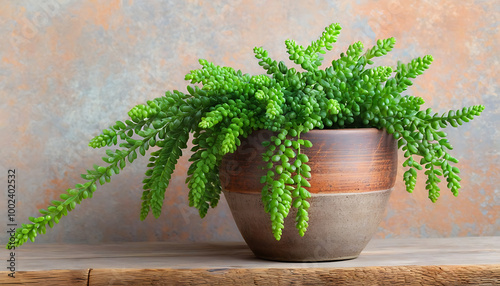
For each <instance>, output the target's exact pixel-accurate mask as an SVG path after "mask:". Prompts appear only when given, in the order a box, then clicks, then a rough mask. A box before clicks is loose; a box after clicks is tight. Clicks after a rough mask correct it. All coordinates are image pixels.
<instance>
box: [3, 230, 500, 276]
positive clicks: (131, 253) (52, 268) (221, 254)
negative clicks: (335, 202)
mask: <svg viewBox="0 0 500 286" xmlns="http://www.w3.org/2000/svg"><path fill="white" fill-rule="evenodd" d="M17 255H19V264H18V268H19V269H18V270H23V271H18V272H16V278H10V277H8V276H7V274H8V273H9V272H6V271H2V272H0V285H87V284H88V285H203V284H204V285H217V284H219V285H248V284H251V285H253V284H254V282H255V283H256V284H257V285H290V284H294V285H324V284H327V285H328V284H330V285H500V237H456V238H432V239H431V238H427V239H416V238H414V239H378V240H372V241H371V242H370V243H369V245H368V247H367V248H366V249H365V251H363V252H362V253H361V255H360V257H358V258H357V259H353V260H345V261H338V262H321V263H282V262H274V261H266V260H261V259H257V258H255V257H254V256H253V255H252V254H251V252H250V250H249V249H248V247H247V246H246V245H245V244H244V243H242V242H216V243H169V242H155V243H139V242H135V243H117V244H102V245H78V244H73V245H55V244H46V245H44V244H39V245H36V244H31V245H26V246H25V247H23V248H20V249H19V250H18V251H17V253H16V257H17ZM57 269H59V270H57ZM61 269H62V270H61ZM26 270H29V271H26ZM88 279H90V280H88Z"/></svg>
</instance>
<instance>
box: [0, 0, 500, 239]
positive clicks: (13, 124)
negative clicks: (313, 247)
mask: <svg viewBox="0 0 500 286" xmlns="http://www.w3.org/2000/svg"><path fill="white" fill-rule="evenodd" d="M41 2H42V1H2V2H1V4H0V24H1V25H0V35H1V38H2V40H3V41H2V45H0V98H1V101H0V136H1V138H2V140H0V164H1V165H0V167H1V174H3V176H4V178H5V177H6V174H7V169H8V168H15V169H16V170H17V172H18V175H17V197H18V206H17V215H18V216H17V218H18V220H19V222H21V221H24V220H26V219H27V217H28V216H33V215H37V211H36V210H37V209H38V208H44V207H45V206H46V205H47V204H48V203H49V202H50V200H52V199H55V198H57V197H58V194H60V193H61V192H62V191H63V190H64V189H67V188H69V187H72V186H73V185H74V183H76V182H79V180H80V179H79V174H81V173H84V172H85V169H86V168H90V167H91V166H92V164H94V163H100V158H101V156H102V154H103V153H102V150H92V149H91V148H90V147H88V146H87V143H88V141H89V140H90V139H91V138H92V137H93V136H95V135H96V134H97V133H99V132H100V130H101V129H103V128H106V127H108V125H110V124H111V123H113V122H114V121H115V120H118V119H125V116H126V112H127V111H128V110H129V109H130V108H132V107H133V106H134V105H136V104H139V103H143V102H145V101H146V100H148V99H151V98H154V97H158V96H161V95H162V94H163V93H164V92H165V91H166V90H171V89H180V90H184V88H185V84H186V82H184V80H183V78H184V75H185V74H186V73H187V72H188V71H189V70H191V69H194V68H197V67H198V63H197V59H198V58H204V59H207V60H210V61H213V62H215V63H217V64H220V65H231V66H233V67H235V68H237V69H242V70H243V71H245V72H248V73H258V72H260V67H259V66H258V65H257V61H256V60H255V59H254V58H253V53H252V49H253V47H254V46H263V47H265V48H266V49H268V50H269V51H270V54H271V55H272V56H274V57H275V58H284V57H285V48H284V44H283V42H284V40H285V39H287V38H294V39H296V40H297V41H298V42H299V43H302V44H307V43H309V42H310V41H311V40H313V39H315V38H316V37H317V36H318V35H319V33H321V31H322V30H323V28H324V27H325V26H326V25H328V24H330V23H331V22H339V23H340V24H341V25H342V26H343V33H342V34H341V36H340V40H339V44H337V46H336V48H335V49H334V52H333V53H330V54H328V56H327V60H329V59H331V58H333V57H336V56H337V55H338V54H339V53H340V52H342V51H343V50H344V49H345V48H346V47H347V46H348V45H349V44H351V43H352V42H354V41H357V40H361V41H363V42H364V43H365V46H366V47H369V46H371V45H373V44H374V43H375V41H376V39H378V38H386V37H390V36H395V37H396V39H397V41H398V42H397V45H396V48H395V51H394V52H393V53H391V54H390V56H387V59H386V60H384V61H381V62H380V63H386V64H389V63H393V62H395V61H396V60H397V59H401V60H403V61H409V60H410V59H412V58H414V57H417V56H423V55H426V54H431V55H433V56H434V59H435V62H434V64H433V65H432V67H431V68H430V70H428V72H427V73H426V74H425V75H423V76H422V77H420V78H419V79H417V80H416V84H415V85H414V86H413V87H412V89H411V94H413V95H417V96H421V97H423V98H424V99H425V100H426V102H427V103H426V106H427V107H432V108H433V109H435V110H436V111H444V110H446V109H447V108H454V109H458V108H461V107H462V106H463V105H472V104H484V105H486V106H487V109H486V110H485V112H484V113H483V115H482V116H481V117H480V118H478V119H476V120H475V121H474V122H472V123H469V124H467V125H465V126H463V127H462V128H461V130H460V131H457V130H449V137H450V140H451V142H452V143H453V144H454V146H455V150H454V153H453V154H454V155H455V156H456V157H458V158H459V159H460V165H459V167H460V168H461V170H462V178H463V181H462V186H463V188H462V190H461V193H460V196H459V197H458V198H455V197H453V196H452V195H451V193H450V192H449V191H447V190H443V191H442V195H441V198H440V199H439V201H438V202H437V203H435V204H432V203H431V202H430V201H429V200H428V199H427V194H426V191H425V190H424V181H423V180H420V182H419V184H418V187H417V190H416V191H415V193H414V194H408V193H406V192H405V191H404V185H403V183H402V169H401V170H399V178H398V183H397V185H396V188H397V189H396V191H395V192H394V193H393V195H392V198H391V201H390V206H389V209H388V213H387V217H386V219H385V220H384V221H383V223H382V224H381V225H380V229H379V232H378V233H377V235H376V236H377V237H379V238H382V237H443V236H486V235H500V215H499V213H500V203H499V202H500V191H499V187H498V186H499V184H500V173H499V163H498V162H499V159H500V158H499V147H500V143H499V142H500V136H499V133H498V126H499V123H500V120H499V119H500V116H499V79H498V72H499V70H498V65H499V57H498V54H499V49H498V44H499V43H498V39H499V24H498V20H499V15H500V13H499V12H500V11H499V5H498V1H468V0H462V1H454V0H435V1H430V0H426V1H395V0H379V1H368V0H359V1H350V0H340V1H324V0H319V1H262V0H259V1H243V0H238V1H197V0H191V1H132V0H122V1H111V0H110V1H72V0H50V1H43V2H44V3H48V4H41ZM334 3H335V4H334ZM146 164H147V159H144V158H143V159H141V160H139V161H137V162H136V163H135V164H134V165H135V166H133V167H129V168H127V170H126V171H124V172H123V173H122V174H120V175H118V176H115V177H114V178H113V179H112V183H111V184H108V185H106V186H104V187H102V188H100V189H99V191H98V192H97V193H96V194H95V196H94V198H93V199H91V200H87V201H85V202H84V203H83V204H82V205H81V206H79V207H78V209H77V210H75V211H73V212H72V213H71V215H70V217H67V218H65V219H64V220H62V222H61V223H60V224H59V225H58V226H56V228H54V229H52V230H50V231H49V233H47V235H45V236H43V237H39V238H38V240H39V241H38V242H39V243H43V242H85V243H87V242H88V243H100V242H112V241H154V240H160V239H164V240H171V241H179V240H191V241H207V240H240V239H241V237H240V235H239V234H238V232H237V229H236V226H235V224H234V222H233V221H232V217H231V214H230V212H229V211H228V208H227V205H226V203H225V201H223V202H221V203H220V206H219V207H218V208H217V209H215V210H210V211H209V214H208V215H207V217H206V218H205V219H203V220H201V219H200V218H198V217H197V212H196V210H194V209H190V208H188V207H187V203H186V201H187V188H186V186H185V185H184V179H185V173H186V170H187V159H186V158H184V159H182V160H180V162H179V166H178V170H177V172H176V173H175V177H174V179H173V181H172V184H171V186H170V188H169V190H168V191H167V195H166V197H167V198H166V202H165V205H164V211H163V214H162V216H161V218H160V219H158V220H155V219H153V218H151V217H149V218H148V219H147V220H146V221H145V222H140V221H139V219H138V218H139V205H140V196H141V183H140V182H141V180H142V177H143V170H144V168H145V165H146ZM421 178H423V174H422V175H421ZM1 181H2V182H3V183H1V184H3V185H0V186H1V187H0V189H2V190H3V189H6V183H5V180H1ZM5 194H6V191H5ZM0 203H1V204H2V207H1V209H2V210H3V209H4V206H5V205H6V196H4V195H3V194H2V197H1V199H0ZM2 212H3V211H2ZM0 216H1V217H6V214H1V215H0ZM4 222H5V223H4ZM5 224H6V219H2V225H5ZM5 235H6V234H5V233H4V232H2V233H1V234H0V237H2V238H5Z"/></svg>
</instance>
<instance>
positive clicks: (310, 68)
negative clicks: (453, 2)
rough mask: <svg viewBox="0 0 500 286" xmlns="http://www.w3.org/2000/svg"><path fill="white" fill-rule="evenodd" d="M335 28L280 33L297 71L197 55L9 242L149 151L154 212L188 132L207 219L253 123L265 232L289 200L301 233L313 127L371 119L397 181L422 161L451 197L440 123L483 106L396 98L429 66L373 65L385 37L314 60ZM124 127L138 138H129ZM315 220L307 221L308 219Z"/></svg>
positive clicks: (196, 197)
mask: <svg viewBox="0 0 500 286" xmlns="http://www.w3.org/2000/svg"><path fill="white" fill-rule="evenodd" d="M340 30H341V27H340V25H339V24H332V25H330V26H328V27H326V29H325V30H324V32H323V34H322V35H321V37H320V38H319V39H318V40H316V41H313V42H312V43H311V44H310V45H309V46H307V47H303V46H301V45H299V44H297V43H296V42H295V41H293V40H286V41H285V44H286V48H287V52H288V54H289V59H290V60H291V61H293V62H294V63H295V64H296V65H298V67H297V68H294V67H288V66H287V65H286V64H285V62H283V61H280V62H278V61H276V60H273V59H271V58H270V57H269V55H268V52H267V51H266V50H264V49H263V48H261V47H256V48H255V49H254V53H255V57H256V58H257V59H258V61H259V65H260V66H262V67H263V68H264V70H265V71H266V72H265V73H264V74H259V75H253V76H252V75H248V74H244V73H242V72H241V71H239V70H238V71H236V70H234V69H233V68H231V67H221V66H217V65H215V64H213V63H211V62H209V61H206V60H200V61H199V62H200V64H201V66H202V67H201V69H197V70H193V71H191V72H190V73H188V74H187V75H186V77H185V79H186V80H187V81H189V82H190V85H187V93H184V92H180V91H177V90H174V91H172V92H170V91H169V92H167V93H166V94H165V96H162V97H159V98H155V99H153V100H150V101H148V102H147V104H144V105H143V104H141V105H137V106H135V107H134V108H133V109H132V110H130V112H129V113H128V115H129V116H130V118H129V119H128V120H125V121H117V122H116V124H114V125H112V126H111V127H109V128H108V129H105V130H103V132H102V134H100V135H98V136H96V137H95V138H93V139H92V140H91V141H90V146H91V147H94V148H101V147H111V146H114V145H117V144H118V145H119V147H120V148H115V149H108V150H106V156H105V157H103V158H102V159H103V161H104V163H105V164H104V165H102V166H99V165H94V167H93V168H91V169H89V170H87V173H86V174H82V178H83V180H84V181H83V182H82V183H79V184H76V186H75V187H74V188H72V189H69V190H67V191H66V192H65V193H63V194H61V196H60V200H54V201H52V203H51V205H50V206H48V207H47V209H42V210H40V213H41V216H39V217H31V218H30V221H31V223H29V224H23V225H22V227H20V228H18V229H17V230H16V234H15V236H14V237H13V238H12V239H11V241H10V243H9V245H7V247H12V246H19V245H22V244H23V243H24V242H26V241H27V240H28V239H30V240H31V241H33V240H34V239H35V237H36V236H37V234H40V233H41V234H43V233H45V231H46V226H47V225H48V226H49V227H53V226H54V224H56V223H58V222H59V220H60V219H61V217H62V216H65V215H67V213H68V212H70V211H71V210H73V209H75V207H76V205H77V204H80V203H81V201H82V200H83V199H87V198H91V197H92V194H93V193H94V192H95V191H96V189H97V186H98V185H103V184H106V183H108V182H110V180H111V177H113V176H114V175H116V174H118V173H120V171H121V170H122V169H123V168H125V166H126V165H127V164H128V163H132V162H133V161H134V160H135V159H136V158H137V156H138V154H140V155H145V154H146V151H147V150H148V149H149V148H151V147H155V146H157V147H159V149H158V150H156V151H154V152H152V153H151V157H150V163H149V164H148V165H147V168H148V169H147V171H146V177H145V179H144V181H143V183H144V192H143V195H142V207H141V213H140V218H141V220H144V219H145V218H146V216H147V215H148V214H149V213H150V212H152V213H153V215H154V216H155V217H159V216H160V213H161V209H162V204H163V201H164V199H165V190H166V188H167V187H168V185H169V182H170V179H171V176H172V173H173V171H174V169H175V166H176V163H177V160H178V159H179V157H180V156H181V154H182V150H183V149H186V148H187V143H188V138H189V135H190V134H193V137H194V139H193V141H192V143H193V145H194V147H193V148H192V151H193V154H192V156H191V158H190V159H189V161H190V162H191V165H190V167H189V170H188V178H187V184H188V187H189V205H190V206H193V207H196V208H197V209H198V210H199V214H200V216H201V217H204V216H205V215H206V213H207V211H208V209H209V208H210V207H215V206H216V205H217V202H218V201H219V198H220V193H221V183H220V179H219V164H220V162H221V160H222V157H223V156H224V155H225V154H227V153H232V152H234V151H235V150H236V148H237V147H238V145H239V144H240V138H245V137H247V136H248V135H249V134H250V133H251V132H252V131H254V130H261V129H267V130H270V131H273V132H275V136H273V137H271V140H270V141H268V142H263V144H264V145H265V146H266V151H265V152H264V153H263V154H262V159H263V160H264V161H265V162H266V164H267V165H266V167H265V168H267V170H268V171H267V175H265V176H264V177H262V179H261V183H262V201H263V203H264V207H265V211H266V212H267V213H269V216H270V220H271V223H272V231H273V234H274V236H275V238H276V239H277V240H279V239H280V236H281V233H282V229H283V222H284V218H285V217H286V216H287V215H288V213H289V211H290V209H291V208H292V207H293V208H296V209H297V212H296V213H297V217H296V228H297V229H298V232H299V233H300V235H304V233H305V232H306V230H307V227H308V223H309V218H308V212H307V210H308V208H309V206H310V205H309V202H308V198H309V197H310V193H309V192H308V190H307V188H308V187H309V186H310V183H309V182H308V180H307V178H310V177H311V176H314V174H311V173H310V167H309V166H308V164H307V163H308V161H309V158H308V156H307V155H305V154H303V153H302V152H301V151H302V150H303V148H309V147H311V146H312V143H311V142H310V141H307V140H303V139H301V138H300V135H301V134H304V133H306V132H308V131H309V130H312V129H324V128H328V129H333V128H370V127H375V128H378V129H385V130H386V131H387V132H388V133H389V134H392V135H393V136H394V138H395V139H397V140H398V147H399V148H400V149H402V151H403V152H404V156H405V158H406V160H405V161H404V163H403V166H404V167H407V168H408V169H407V171H406V172H405V173H404V177H403V179H404V182H405V184H406V189H407V191H409V192H412V191H413V190H414V188H415V182H416V180H417V170H421V169H425V175H426V176H427V181H426V189H428V192H429V198H430V199H431V200H432V201H433V202H434V201H436V199H437V198H438V197H439V191H440V190H439V187H438V183H439V182H440V181H441V178H444V179H445V180H446V181H447V183H448V184H447V187H448V188H449V189H450V190H451V191H452V192H453V194H454V195H457V194H458V190H459V188H460V183H459V182H460V177H459V175H458V174H459V169H458V168H457V167H456V166H454V164H455V163H457V159H456V158H454V157H453V156H452V155H450V153H449V152H448V150H451V149H452V146H451V145H450V143H449V142H448V140H447V139H446V133H445V132H443V131H442V128H444V127H446V126H448V125H451V126H453V127H457V126H458V125H461V124H462V123H463V122H468V121H469V120H471V119H473V117H474V116H477V115H480V113H481V112H482V111H483V109H484V106H482V105H476V106H471V107H465V108H463V109H459V110H456V111H454V110H451V111H449V112H445V113H444V114H437V113H433V112H432V110H431V109H426V110H421V106H422V104H423V103H424V100H423V99H422V98H420V97H415V96H408V95H405V96H403V95H402V94H401V93H402V92H404V91H405V90H406V89H407V88H408V87H409V86H411V85H412V80H413V79H414V78H416V77H417V76H418V75H421V74H422V73H423V72H424V71H425V70H426V69H427V68H428V67H429V65H430V64H431V62H432V60H433V59H432V56H430V55H427V56H424V57H422V58H416V59H413V60H412V61H410V62H409V63H406V64H405V63H401V62H398V63H397V65H396V66H394V67H389V66H372V64H373V63H374V62H373V60H374V58H376V57H380V56H383V55H385V54H387V53H388V52H390V51H391V50H392V49H393V47H394V44H395V39H394V38H388V39H384V40H378V41H377V43H376V45H375V46H373V47H371V48H369V49H367V50H365V49H364V47H363V44H362V43H361V42H356V43H354V44H352V45H350V46H349V48H348V49H347V51H345V52H344V53H341V54H340V57H339V58H338V59H335V60H333V61H332V62H331V65H328V66H327V67H325V68H320V67H321V64H322V62H323V56H322V55H323V54H325V53H326V50H331V49H332V47H333V44H334V43H335V42H336V41H337V37H338V35H339V33H340ZM133 135H137V136H134V137H133ZM311 223H314V222H311Z"/></svg>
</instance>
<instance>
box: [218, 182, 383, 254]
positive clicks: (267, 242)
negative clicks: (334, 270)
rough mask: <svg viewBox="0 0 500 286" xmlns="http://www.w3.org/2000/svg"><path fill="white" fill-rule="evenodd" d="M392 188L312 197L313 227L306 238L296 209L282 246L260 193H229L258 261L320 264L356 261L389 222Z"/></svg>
mask: <svg viewBox="0 0 500 286" xmlns="http://www.w3.org/2000/svg"><path fill="white" fill-rule="evenodd" d="M391 191H392V188H391V189H388V190H382V191H373V192H365V193H338V194H312V197H311V198H310V199H309V202H310V204H311V207H310V208H309V210H308V212H309V218H310V221H311V224H310V225H309V228H308V230H307V232H306V234H305V235H304V237H301V236H300V235H299V234H298V231H297V229H296V228H295V213H296V212H295V209H293V208H292V209H291V210H290V213H289V215H288V217H287V218H286V219H285V228H284V229H283V234H282V236H281V240H280V241H276V239H275V238H274V236H273V235H272V231H271V221H270V218H269V215H268V214H267V213H265V211H264V206H263V204H262V200H261V195H260V194H244V193H237V192H226V191H225V192H224V196H225V197H226V199H227V202H228V204H229V207H230V209H231V212H232V214H233V217H234V220H235V222H236V225H237V226H238V228H239V230H240V232H241V234H242V236H243V238H244V239H245V241H246V243H247V244H248V246H249V247H250V249H251V250H252V252H253V253H254V254H255V256H257V257H259V258H263V259H267V260H275V261H295V262H318V261H335V260H347V259H354V258H356V257H358V256H359V254H360V253H361V251H362V250H363V249H364V248H365V246H366V245H367V244H368V242H369V241H370V239H371V237H372V236H373V234H374V233H375V232H376V231H377V227H378V225H379V223H380V221H381V220H382V218H383V215H384V211H385V208H386V205H387V202H388V200H389V196H390V193H391Z"/></svg>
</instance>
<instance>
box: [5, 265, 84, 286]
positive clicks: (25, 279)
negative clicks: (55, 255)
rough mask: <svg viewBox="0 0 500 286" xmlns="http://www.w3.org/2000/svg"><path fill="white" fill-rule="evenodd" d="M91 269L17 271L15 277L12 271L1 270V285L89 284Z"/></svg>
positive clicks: (81, 285)
mask: <svg viewBox="0 0 500 286" xmlns="http://www.w3.org/2000/svg"><path fill="white" fill-rule="evenodd" d="M89 271H90V269H81V270H46V271H16V273H15V278H12V277H9V276H8V274H9V273H10V272H7V271H0V285H54V286H56V285H64V286H67V285H76V286H87V285H88V276H89Z"/></svg>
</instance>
